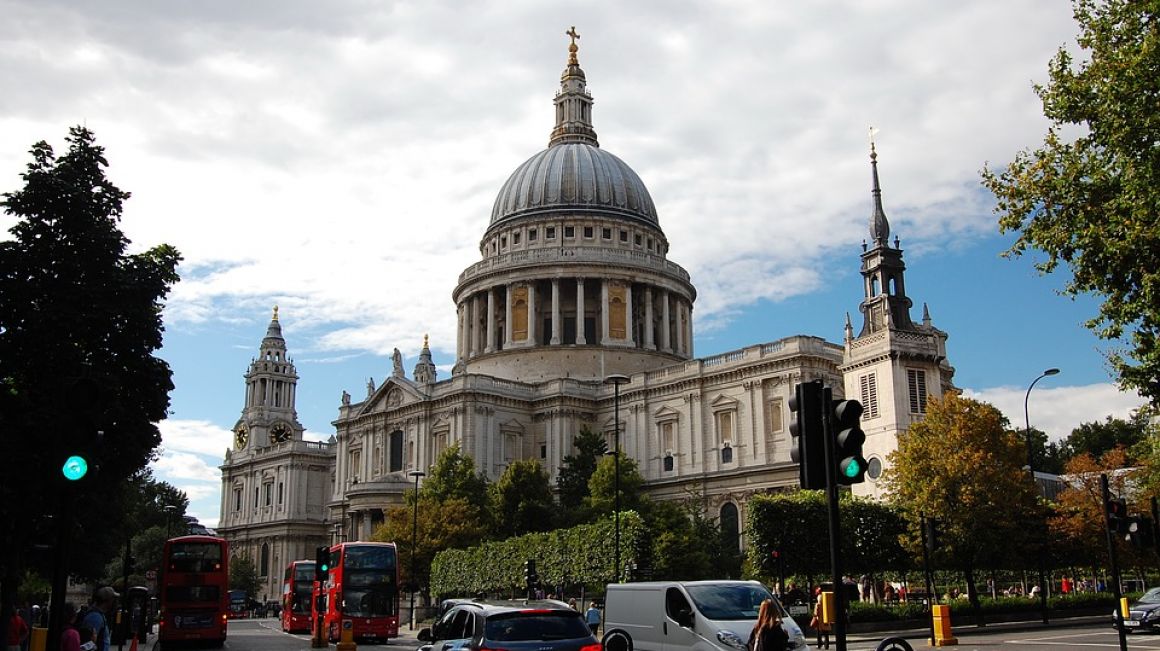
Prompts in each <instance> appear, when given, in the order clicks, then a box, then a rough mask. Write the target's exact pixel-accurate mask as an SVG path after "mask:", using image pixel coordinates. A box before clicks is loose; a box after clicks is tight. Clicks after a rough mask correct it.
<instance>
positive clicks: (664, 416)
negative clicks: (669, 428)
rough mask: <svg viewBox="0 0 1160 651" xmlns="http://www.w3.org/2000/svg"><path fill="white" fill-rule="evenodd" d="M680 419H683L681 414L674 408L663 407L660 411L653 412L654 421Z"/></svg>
mask: <svg viewBox="0 0 1160 651" xmlns="http://www.w3.org/2000/svg"><path fill="white" fill-rule="evenodd" d="M680 417H681V412H679V411H677V410H676V409H673V408H672V407H667V406H666V407H661V408H660V409H658V410H656V411H654V412H653V420H656V421H662V420H676V419H678V418H680Z"/></svg>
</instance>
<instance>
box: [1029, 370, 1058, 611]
mask: <svg viewBox="0 0 1160 651" xmlns="http://www.w3.org/2000/svg"><path fill="white" fill-rule="evenodd" d="M1058 373H1059V369H1057V368H1049V369H1047V370H1046V371H1044V372H1043V373H1041V374H1040V375H1039V377H1037V378H1035V379H1034V380H1033V381H1032V382H1031V386H1029V387H1027V394H1026V395H1024V396H1023V423H1024V425H1025V426H1026V431H1027V472H1028V473H1029V474H1030V475H1031V488H1032V489H1033V490H1034V491H1035V495H1036V497H1037V498H1038V496H1039V484H1038V483H1037V482H1036V481H1035V454H1034V449H1033V448H1032V446H1031V415H1030V412H1028V411H1027V400H1028V399H1029V398H1031V390H1032V389H1034V388H1035V383H1036V382H1039V381H1040V380H1042V379H1043V378H1045V377H1048V376H1051V375H1056V374H1058ZM1037 556H1038V559H1039V610H1040V611H1041V612H1042V613H1043V623H1044V624H1046V623H1047V582H1046V580H1045V577H1044V572H1043V554H1042V553H1040V554H1038V555H1037Z"/></svg>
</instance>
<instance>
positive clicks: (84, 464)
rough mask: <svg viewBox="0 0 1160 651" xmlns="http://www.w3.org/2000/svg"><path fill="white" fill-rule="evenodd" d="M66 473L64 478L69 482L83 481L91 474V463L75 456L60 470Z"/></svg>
mask: <svg viewBox="0 0 1160 651" xmlns="http://www.w3.org/2000/svg"><path fill="white" fill-rule="evenodd" d="M60 471H61V472H62V473H64V478H65V479H67V480H69V481H76V480H78V479H81V478H82V477H84V476H85V475H86V474H88V472H89V462H88V461H85V458H84V457H78V456H77V455H75V454H74V455H73V456H71V457H69V458H68V459H67V460H65V462H64V467H63V468H61V469H60Z"/></svg>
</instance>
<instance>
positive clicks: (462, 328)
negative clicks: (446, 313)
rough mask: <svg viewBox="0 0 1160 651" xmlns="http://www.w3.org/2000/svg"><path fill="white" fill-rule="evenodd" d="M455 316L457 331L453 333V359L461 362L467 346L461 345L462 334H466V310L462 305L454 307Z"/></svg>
mask: <svg viewBox="0 0 1160 651" xmlns="http://www.w3.org/2000/svg"><path fill="white" fill-rule="evenodd" d="M455 316H456V317H458V319H457V320H458V324H457V325H458V326H459V329H458V330H457V331H456V332H455V334H456V337H455V359H456V360H462V359H463V356H464V353H463V351H464V349H465V348H467V346H465V345H464V343H463V338H464V336H465V335H464V333H465V332H467V308H466V307H465V305H464V303H460V304H459V305H457V306H456V307H455Z"/></svg>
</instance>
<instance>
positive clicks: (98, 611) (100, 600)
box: [81, 585, 121, 651]
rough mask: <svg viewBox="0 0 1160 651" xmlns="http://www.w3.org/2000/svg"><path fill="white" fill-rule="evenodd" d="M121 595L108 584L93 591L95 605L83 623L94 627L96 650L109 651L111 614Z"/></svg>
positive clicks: (91, 627)
mask: <svg viewBox="0 0 1160 651" xmlns="http://www.w3.org/2000/svg"><path fill="white" fill-rule="evenodd" d="M120 596H121V595H119V594H117V591H116V590H114V589H113V588H112V586H107V585H106V586H103V587H100V588H97V589H96V591H95V592H93V607H92V608H90V609H89V612H88V613H87V614H86V615H85V618H84V621H82V622H81V624H82V625H83V626H86V627H88V628H90V629H92V630H93V633H94V634H95V635H96V640H95V641H96V643H97V649H96V651H109V642H110V635H109V616H110V615H111V614H112V612H113V607H114V606H115V605H116V603H117V598H118V597H120Z"/></svg>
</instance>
